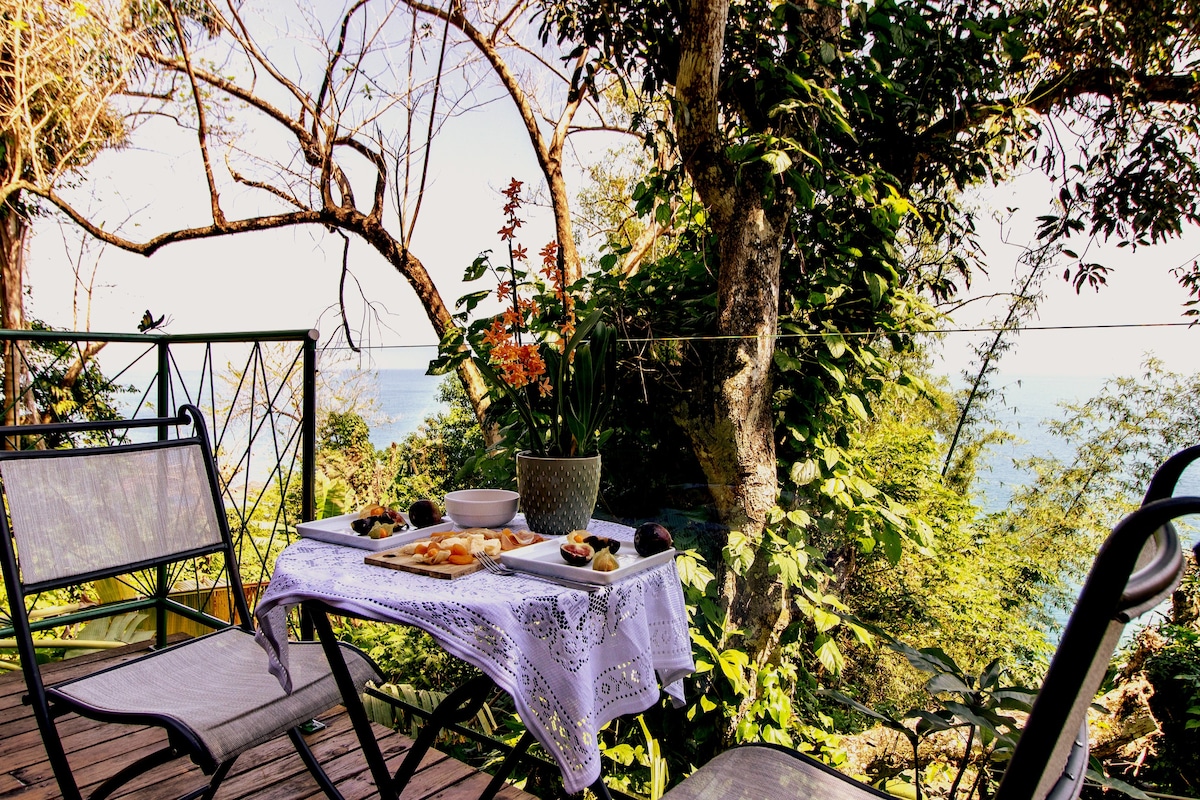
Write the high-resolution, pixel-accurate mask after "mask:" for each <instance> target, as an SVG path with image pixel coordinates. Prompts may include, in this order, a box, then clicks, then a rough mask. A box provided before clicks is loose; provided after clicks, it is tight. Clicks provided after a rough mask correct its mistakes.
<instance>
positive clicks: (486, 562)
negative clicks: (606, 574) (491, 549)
mask: <svg viewBox="0 0 1200 800" xmlns="http://www.w3.org/2000/svg"><path fill="white" fill-rule="evenodd" d="M475 558H477V559H479V563H480V564H482V565H483V568H484V569H486V570H487V571H488V572H490V573H492V574H493V575H505V576H508V577H510V578H511V577H518V576H519V577H522V578H533V579H534V580H538V581H546V582H547V583H554V584H558V585H559V586H568V587H570V588H572V589H580V590H582V591H585V592H595V591H599V590H600V588H601V587H600V586H597V585H596V584H594V583H585V582H583V581H573V580H571V579H569V578H556V577H554V576H553V575H539V574H537V573H536V572H523V571H521V570H515V569H513V568H512V567H508V566H505V565H504V564H501V563H500V562H499V561H497V560H496V559H495V558H493V557H492V556H490V555H488V554H487V553H475Z"/></svg>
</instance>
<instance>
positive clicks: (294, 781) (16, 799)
mask: <svg viewBox="0 0 1200 800" xmlns="http://www.w3.org/2000/svg"><path fill="white" fill-rule="evenodd" d="M147 646H148V645H146V644H141V645H132V646H130V647H128V648H121V649H119V650H110V651H106V652H102V653H95V654H90V655H87V656H81V657H79V658H75V659H69V660H67V661H64V662H59V663H55V664H48V665H44V666H43V667H42V674H43V679H44V680H45V681H47V682H49V683H57V682H60V681H63V680H69V679H70V678H73V677H76V676H78V675H82V674H86V673H87V672H89V671H92V670H94V669H96V668H97V666H98V665H100V664H107V663H117V662H119V661H124V660H127V659H129V658H134V657H136V656H137V655H139V654H140V653H141V652H144V650H145V649H146V647H147ZM24 694H25V683H24V678H23V677H22V675H21V673H19V672H17V673H5V674H0V800H59V798H60V797H61V794H60V792H59V790H58V784H57V783H56V782H55V780H54V775H53V772H52V770H51V769H50V764H49V762H48V760H47V758H46V751H45V748H44V747H43V746H42V740H41V735H40V734H39V732H38V730H37V723H36V721H35V720H34V718H33V714H32V711H31V709H30V708H29V706H26V705H23V704H22V702H21V698H22V696H23V695H24ZM320 719H321V721H322V722H324V723H325V724H326V726H327V727H326V728H325V729H324V730H322V731H318V732H316V733H314V734H312V735H310V736H308V737H306V739H307V741H308V743H309V746H310V747H311V748H312V751H313V753H314V754H315V755H316V757H317V759H318V760H319V761H320V762H321V764H322V766H324V767H325V770H326V772H327V773H328V774H329V776H330V778H331V779H332V780H333V781H334V783H335V784H336V785H337V787H338V790H339V791H340V792H342V794H343V795H344V796H345V798H346V800H366V798H369V797H374V796H378V793H377V792H376V790H375V784H374V781H373V780H372V778H371V773H370V771H369V769H368V768H367V763H366V759H364V758H363V756H362V753H361V752H360V749H359V744H358V739H357V737H356V736H355V735H354V730H353V727H352V726H351V725H350V721H349V717H348V716H347V715H346V713H345V709H343V708H342V707H340V706H338V707H337V708H334V709H331V710H330V711H328V712H326V713H325V714H323V715H322V716H321V718H320ZM373 727H374V729H375V734H376V738H377V739H378V740H379V746H380V749H381V750H382V751H383V754H384V757H385V758H386V759H387V762H388V766H389V767H390V768H391V769H392V770H395V769H396V768H397V767H399V765H400V762H401V761H402V760H403V759H404V756H405V755H406V754H407V753H408V751H409V748H411V747H412V740H411V739H409V738H408V737H407V736H403V735H401V734H399V733H396V732H395V731H391V730H388V729H387V728H384V727H382V726H380V725H375V726H373ZM58 730H59V733H60V735H61V737H62V741H63V747H64V748H65V749H66V751H67V754H68V756H67V757H68V760H69V761H70V762H71V765H72V767H73V769H74V771H75V776H76V780H77V781H78V782H79V783H80V787H81V789H82V790H83V791H84V794H85V795H86V794H87V793H88V792H89V791H91V790H94V789H95V788H96V787H97V786H98V785H99V784H100V782H102V781H103V780H104V779H105V778H106V777H108V776H109V775H111V774H113V773H114V772H115V771H116V770H118V769H120V768H121V767H122V766H124V765H126V764H128V763H131V762H133V761H134V760H136V759H137V758H139V757H141V756H143V755H145V754H147V753H150V752H153V751H154V750H155V749H157V748H159V747H161V746H162V744H163V743H165V741H166V737H165V735H164V734H163V732H162V731H161V730H160V729H157V728H148V727H143V726H136V725H114V724H107V723H100V722H95V721H92V720H88V719H84V718H82V717H79V716H76V715H74V714H68V715H66V716H64V717H62V718H61V719H59V720H58ZM204 780H205V779H204V776H203V774H202V773H201V771H200V770H199V768H197V767H195V766H194V765H192V764H191V763H190V762H187V761H186V760H176V761H174V762H172V763H170V764H167V765H164V766H162V767H160V768H158V769H157V770H155V771H154V772H152V773H151V774H150V775H143V776H141V777H140V778H138V779H137V780H135V781H133V782H132V783H130V784H128V785H127V786H125V787H122V790H121V791H120V792H118V793H117V794H116V795H115V796H114V799H116V798H122V799H123V800H135V799H136V800H170V799H173V798H177V797H179V796H180V795H182V794H183V793H184V792H186V791H188V790H190V789H193V788H196V787H197V786H199V785H202V783H203V782H204ZM489 780H490V778H489V776H488V775H487V774H485V773H481V772H479V771H477V770H475V769H473V768H472V767H469V766H467V765H466V764H463V763H461V762H459V761H456V760H454V759H452V758H450V757H449V756H447V755H446V754H444V753H441V752H439V751H436V750H431V751H430V752H429V753H428V754H427V755H426V756H425V758H424V759H423V760H422V763H421V767H420V769H419V770H418V772H417V774H416V775H415V776H414V777H413V779H412V781H411V782H410V783H409V785H408V787H406V789H405V792H404V795H403V800H472V799H473V798H476V797H478V796H479V793H480V792H481V791H482V790H483V788H484V787H485V786H487V784H488V781H489ZM323 797H324V795H323V794H322V793H321V791H320V789H319V788H318V787H317V784H316V781H314V780H313V778H312V776H311V775H309V773H308V771H307V770H306V769H305V768H304V764H303V763H302V762H301V760H300V757H299V756H298V755H297V754H296V752H295V750H294V749H293V748H292V745H291V742H289V741H288V739H287V738H286V737H279V738H276V739H274V740H272V741H270V742H267V743H265V744H262V745H259V746H258V747H256V748H254V749H253V750H250V751H249V752H246V753H244V754H242V756H241V757H240V758H239V759H238V761H237V762H236V763H235V765H234V768H233V769H232V770H231V772H230V774H229V776H228V777H227V778H226V779H225V782H224V783H223V784H222V785H221V789H220V790H219V791H218V792H217V800H317V799H318V798H323ZM499 797H501V798H504V800H536V799H535V798H534V797H533V796H532V795H529V794H526V793H525V792H522V791H521V790H519V789H517V788H515V787H513V786H506V787H505V788H504V789H503V790H502V791H501V792H500V794H499Z"/></svg>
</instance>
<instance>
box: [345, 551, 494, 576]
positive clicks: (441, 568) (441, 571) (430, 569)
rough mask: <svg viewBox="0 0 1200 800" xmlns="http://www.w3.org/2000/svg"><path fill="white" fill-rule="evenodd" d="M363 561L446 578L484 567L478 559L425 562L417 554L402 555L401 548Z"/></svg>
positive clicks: (373, 555) (370, 556) (383, 552)
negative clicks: (466, 561) (443, 562)
mask: <svg viewBox="0 0 1200 800" xmlns="http://www.w3.org/2000/svg"><path fill="white" fill-rule="evenodd" d="M363 561H364V562H366V563H367V564H371V565H372V566H376V567H386V568H388V569H398V570H400V571H401V572H414V573H416V574H417V575H428V576H430V577H433V578H444V579H445V580H454V579H455V578H461V577H462V576H463V575H470V574H471V573H472V572H479V570H481V569H483V565H482V564H480V563H479V562H478V561H472V562H471V563H470V564H423V563H421V562H419V561H417V560H416V557H415V556H412V555H407V556H405V555H400V551H399V549H396V550H383V551H380V552H378V553H371V554H370V555H368V556H367V557H366V558H364V559H363Z"/></svg>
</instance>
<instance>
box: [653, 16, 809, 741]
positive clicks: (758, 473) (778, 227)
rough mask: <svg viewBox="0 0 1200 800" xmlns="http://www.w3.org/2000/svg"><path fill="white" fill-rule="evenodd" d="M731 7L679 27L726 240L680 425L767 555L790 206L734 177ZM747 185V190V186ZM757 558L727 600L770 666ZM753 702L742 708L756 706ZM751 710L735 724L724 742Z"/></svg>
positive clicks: (781, 615)
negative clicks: (722, 94)
mask: <svg viewBox="0 0 1200 800" xmlns="http://www.w3.org/2000/svg"><path fill="white" fill-rule="evenodd" d="M727 15H728V0H691V2H690V3H689V13H688V14H687V16H686V20H687V23H686V25H685V26H684V29H683V30H682V31H681V58H680V66H679V73H678V77H677V80H676V98H677V100H678V101H679V105H680V106H681V110H679V111H678V112H677V113H676V114H675V129H676V135H677V139H678V142H679V149H680V156H681V158H682V159H683V163H684V165H685V168H686V169H687V171H688V175H689V177H691V179H692V182H693V183H694V185H695V186H696V189H697V191H698V192H699V195H700V197H701V199H702V200H703V201H704V204H705V206H706V208H708V210H709V219H710V224H711V225H712V228H713V233H714V235H715V239H716V241H717V242H719V244H718V253H717V255H718V264H717V270H718V277H717V302H718V317H717V331H716V332H717V338H716V340H715V341H714V342H713V343H712V344H711V346H710V347H711V353H710V355H711V359H706V363H710V364H711V370H712V373H711V374H710V375H708V376H704V377H703V378H702V379H701V380H703V381H706V382H707V383H708V385H709V387H710V388H709V389H708V391H707V392H706V391H705V389H704V387H699V386H698V387H695V388H697V389H698V390H699V391H698V392H697V393H696V394H695V395H693V396H697V397H700V398H704V399H703V400H701V402H700V404H701V406H702V407H700V408H694V409H691V410H690V414H688V416H689V417H690V419H685V420H681V423H682V424H683V426H684V428H685V430H687V431H688V434H689V436H690V438H691V440H692V442H693V443H694V446H695V450H696V453H697V457H698V459H699V461H700V464H701V466H702V467H703V469H704V470H705V473H706V475H707V476H708V479H709V482H710V485H711V486H712V491H713V494H714V497H715V499H716V503H717V508H718V511H719V513H720V514H721V517H722V519H723V521H725V522H726V523H727V524H728V526H729V528H730V531H731V532H739V533H740V534H742V536H744V537H745V540H746V542H747V545H746V546H748V547H751V548H753V549H754V550H755V551H757V550H758V544H759V543H760V542H761V540H762V535H763V529H764V526H765V524H766V520H767V513H768V512H769V511H770V509H771V508H772V507H773V506H774V505H775V502H776V497H777V494H778V479H777V472H776V464H775V423H774V418H773V415H772V413H771V363H772V355H773V353H774V348H775V334H776V327H777V324H778V321H779V275H780V263H781V258H782V255H781V254H782V246H783V235H784V231H785V226H786V222H787V213H788V208H789V204H788V203H787V202H786V199H784V198H777V202H776V204H775V205H774V206H772V208H771V209H770V210H768V209H767V208H765V207H764V204H763V196H762V193H761V191H759V190H758V189H757V188H756V187H755V186H754V185H753V182H747V183H742V182H740V181H739V180H738V179H737V174H738V172H737V169H736V168H735V167H734V165H732V164H730V163H729V162H728V160H727V159H726V157H725V151H724V147H723V142H722V139H721V137H720V132H719V114H718V99H717V92H718V85H719V82H720V66H721V57H722V51H723V47H724V31H725V23H726V19H727ZM747 184H749V185H747ZM769 567H770V564H769V563H768V561H767V559H766V558H764V557H762V554H761V553H760V554H759V556H758V557H757V558H756V559H755V561H754V563H753V565H752V566H751V567H750V569H749V570H748V571H747V572H746V573H745V574H737V573H736V572H735V571H734V570H727V571H726V574H725V575H724V577H723V586H722V601H723V603H724V605H725V607H726V609H727V611H728V612H729V623H728V625H729V627H728V630H731V631H739V633H737V634H731V635H728V637H727V641H726V642H725V643H724V644H725V646H726V647H733V648H737V649H740V650H744V651H745V652H746V654H747V655H748V656H749V657H750V662H751V664H753V665H755V666H762V665H765V664H767V663H769V662H770V661H772V660H773V659H774V658H775V656H776V654H777V648H778V642H779V634H780V633H782V631H783V629H784V628H785V627H786V626H787V623H788V603H787V598H786V596H785V594H784V592H783V589H782V586H781V585H780V584H779V583H778V581H776V580H774V579H773V578H772V577H771V576H770V575H769ZM754 699H755V698H754V696H753V690H752V692H751V696H748V697H746V698H744V700H743V704H742V708H741V711H742V712H744V711H745V710H746V709H747V708H748V706H749V705H750V704H751V703H752V702H753V701H754ZM741 716H742V714H741V713H739V714H737V715H735V717H733V718H731V719H729V720H727V721H726V730H725V736H726V739H727V740H731V739H732V737H733V731H734V730H735V729H736V727H737V724H738V722H739V720H740V718H741Z"/></svg>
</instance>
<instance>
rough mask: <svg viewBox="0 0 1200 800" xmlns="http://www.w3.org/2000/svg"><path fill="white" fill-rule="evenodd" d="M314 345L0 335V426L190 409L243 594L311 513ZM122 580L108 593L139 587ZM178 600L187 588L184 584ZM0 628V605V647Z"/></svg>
mask: <svg viewBox="0 0 1200 800" xmlns="http://www.w3.org/2000/svg"><path fill="white" fill-rule="evenodd" d="M317 341H318V334H317V332H316V331H315V330H292V331H266V332H251V333H212V334H188V335H177V334H165V333H155V332H148V333H145V334H123V333H93V332H74V331H48V330H35V331H13V330H0V345H2V346H3V348H4V354H5V359H4V367H5V369H4V374H5V375H8V376H13V375H15V376H16V377H17V378H19V385H16V386H13V385H12V382H11V381H10V380H5V382H4V385H5V386H6V387H7V388H9V389H10V391H8V392H6V393H5V397H4V403H3V404H2V405H3V409H2V410H3V417H2V419H3V420H4V422H6V423H8V424H18V425H20V424H32V423H34V422H64V421H77V420H81V419H84V418H87V417H89V416H95V415H111V416H116V417H120V418H131V419H132V418H145V417H157V416H167V415H173V414H174V413H175V410H176V408H177V407H178V406H179V405H181V404H183V403H191V404H192V405H195V406H197V407H198V408H200V409H201V411H202V413H203V414H204V416H205V418H206V422H207V424H208V430H209V436H210V438H211V440H212V442H211V443H212V448H213V452H214V454H215V456H216V461H217V467H218V472H219V475H220V482H221V490H222V494H223V500H224V503H225V508H226V513H227V514H228V516H229V520H230V528H231V532H232V533H233V536H234V542H235V545H236V546H237V551H238V552H239V553H241V557H242V578H243V581H244V582H245V584H246V586H247V588H248V591H250V592H252V593H253V592H254V590H255V588H256V587H260V586H262V585H265V584H266V582H267V581H268V580H269V579H270V570H271V567H272V565H273V564H274V555H275V553H277V552H278V550H279V549H281V548H282V547H283V546H284V545H286V544H287V543H289V542H290V541H291V540H292V538H293V537H294V533H295V525H296V523H298V522H301V521H304V520H309V519H313V517H314V516H315V507H316V491H315V455H316V408H317V406H316V393H317V392H316V374H317V373H316V371H317V350H316V346H317ZM10 366H11V369H10V368H9V367H10ZM84 370H87V372H86V373H85V372H84ZM10 395H15V396H10ZM151 430H152V431H153V426H152V429H151ZM166 436H167V431H166V430H165V429H160V430H159V431H158V438H165V437H166ZM45 446H47V445H46V444H45V443H39V442H33V441H22V440H20V439H19V437H18V438H17V439H14V438H9V439H7V440H5V441H3V442H0V447H4V448H13V447H45ZM297 483H298V484H299V485H298V486H297ZM199 574H200V570H199V569H198V568H197V569H196V575H197V576H199ZM122 583H124V584H125V587H124V588H121V587H118V591H122V592H128V593H130V594H138V593H141V592H142V591H143V590H144V589H145V588H147V587H144V586H142V585H140V580H139V578H138V576H129V577H128V578H126V579H122ZM188 591H189V592H191V593H192V594H196V593H197V591H198V590H197V588H196V586H194V585H193V586H191V587H189V589H188ZM222 591H223V587H211V588H210V589H209V590H208V591H207V594H205V593H203V592H201V593H200V594H201V595H203V596H202V598H201V601H200V602H201V603H202V604H207V605H209V606H210V607H217V606H219V605H222V603H224V604H225V605H228V606H230V607H231V606H232V604H229V603H228V602H227V601H228V598H222V597H221V596H220V594H221V592H222ZM110 599H111V598H110ZM250 600H251V602H252V603H253V600H254V598H253V597H252V598H250ZM119 607H120V606H117V608H119ZM77 616H78V619H77V620H76V619H74V617H62V618H60V620H61V622H60V624H63V623H68V624H69V623H72V622H74V621H78V622H83V621H86V620H88V619H90V618H92V617H94V616H95V613H94V611H88V610H83V611H80V612H78V615H77ZM7 623H8V620H7V608H6V604H4V605H0V639H3V638H5V637H6V636H9V635H11V633H10V632H9V631H8V629H9V626H8V624H7Z"/></svg>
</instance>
